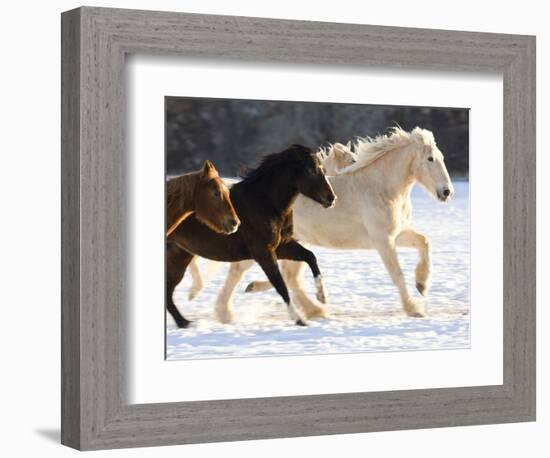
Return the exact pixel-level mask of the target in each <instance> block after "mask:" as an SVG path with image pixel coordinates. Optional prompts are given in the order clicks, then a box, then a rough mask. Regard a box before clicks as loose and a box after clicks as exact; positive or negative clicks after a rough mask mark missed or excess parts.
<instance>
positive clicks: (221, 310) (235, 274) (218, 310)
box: [214, 260, 254, 323]
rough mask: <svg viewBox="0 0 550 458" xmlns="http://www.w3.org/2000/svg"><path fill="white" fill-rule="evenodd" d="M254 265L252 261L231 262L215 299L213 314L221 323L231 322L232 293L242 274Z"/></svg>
mask: <svg viewBox="0 0 550 458" xmlns="http://www.w3.org/2000/svg"><path fill="white" fill-rule="evenodd" d="M253 265H254V261H253V260H247V261H240V262H233V263H231V265H230V267H229V271H228V272H227V278H226V279H225V283H224V284H223V286H222V289H220V292H219V293H218V295H217V297H216V302H215V305H214V313H215V315H216V318H217V319H218V320H220V321H221V322H222V323H230V322H231V321H233V301H232V299H233V293H234V292H235V288H236V287H237V285H238V284H239V282H240V281H241V279H242V278H243V275H244V273H245V272H246V271H247V270H248V269H250V268H251V267H252V266H253Z"/></svg>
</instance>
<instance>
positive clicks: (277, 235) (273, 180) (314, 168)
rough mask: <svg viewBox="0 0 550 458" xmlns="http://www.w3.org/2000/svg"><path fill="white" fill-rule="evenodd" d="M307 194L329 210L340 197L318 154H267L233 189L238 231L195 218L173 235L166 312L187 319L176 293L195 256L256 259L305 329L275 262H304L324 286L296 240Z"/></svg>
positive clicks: (297, 149)
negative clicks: (300, 205)
mask: <svg viewBox="0 0 550 458" xmlns="http://www.w3.org/2000/svg"><path fill="white" fill-rule="evenodd" d="M299 194H303V195H304V196H307V197H309V198H310V199H311V203H313V201H315V202H316V203H319V204H321V205H322V206H323V207H325V208H330V207H332V206H333V205H334V203H335V201H336V196H335V194H334V191H333V190H332V187H331V185H330V184H329V182H328V181H327V179H326V177H325V174H324V171H323V167H322V165H321V163H320V159H319V157H318V155H317V154H316V153H315V152H313V151H312V150H310V149H309V148H306V147H304V146H301V145H293V146H291V147H290V148H288V149H287V150H285V151H282V152H280V153H275V154H270V155H268V156H266V157H265V158H264V159H263V160H262V162H261V163H260V165H259V166H258V167H257V168H256V169H254V170H252V171H250V172H248V173H247V174H246V175H245V176H244V177H243V180H242V181H241V182H239V183H237V184H235V185H234V186H233V187H232V188H231V190H230V196H231V201H232V202H233V205H234V206H235V209H236V211H237V213H238V215H239V217H240V219H241V225H240V227H239V230H238V231H237V232H235V233H233V234H231V235H227V236H226V235H221V234H218V233H216V232H214V231H212V230H211V229H209V228H208V227H207V226H205V225H203V224H200V222H198V220H197V218H196V217H195V216H194V215H191V216H190V217H189V218H187V219H186V220H185V221H183V222H182V223H180V225H179V226H178V227H177V228H176V229H175V230H174V231H173V232H172V233H171V234H170V237H169V238H168V243H167V255H166V263H167V269H166V272H167V275H166V295H167V297H166V302H167V309H168V311H169V313H170V314H171V315H172V317H173V318H174V320H175V321H176V324H177V325H178V326H179V327H187V326H188V325H189V321H188V320H187V319H185V318H184V317H183V316H182V315H181V314H180V313H179V311H178V310H177V308H176V306H175V304H174V302H173V297H172V296H173V292H174V289H175V287H176V285H177V284H178V283H179V282H180V281H181V279H182V278H183V276H184V274H185V270H186V268H187V266H188V265H189V263H190V262H191V260H192V259H193V256H194V255H198V256H202V257H204V258H208V259H213V260H216V261H224V262H234V261H242V260H252V259H253V260H254V261H256V262H257V263H258V264H259V265H260V267H261V268H262V270H263V271H264V272H265V274H266V275H267V278H268V279H269V281H270V282H271V284H272V285H273V286H274V287H275V289H276V290H277V292H278V293H279V295H280V296H281V297H282V299H283V300H284V302H285V303H286V305H287V310H288V313H289V316H290V318H291V319H292V320H293V321H294V322H295V323H296V325H299V326H304V325H305V319H304V318H303V317H302V315H301V313H300V312H299V311H298V310H297V309H296V308H295V306H294V304H293V303H292V301H291V300H290V296H289V294H288V290H287V287H286V285H285V282H284V280H283V277H282V276H281V272H280V271H279V267H278V265H277V259H292V260H295V261H305V262H306V263H307V264H308V265H309V267H310V269H311V271H312V273H313V277H314V279H315V282H316V284H322V280H321V272H320V270H319V267H318V266H317V260H316V258H315V255H314V254H313V253H312V252H311V251H309V250H307V249H305V248H304V247H303V246H301V245H300V244H299V243H298V242H297V241H296V240H294V238H293V235H292V234H293V226H292V206H293V204H294V202H295V200H296V198H297V197H298V195H299Z"/></svg>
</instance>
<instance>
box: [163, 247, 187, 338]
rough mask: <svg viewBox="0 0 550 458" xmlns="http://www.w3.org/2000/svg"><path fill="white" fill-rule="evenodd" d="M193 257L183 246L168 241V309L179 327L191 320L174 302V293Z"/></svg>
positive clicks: (184, 325)
mask: <svg viewBox="0 0 550 458" xmlns="http://www.w3.org/2000/svg"><path fill="white" fill-rule="evenodd" d="M192 259H193V255H192V254H190V253H189V252H187V251H185V250H184V249H183V248H181V247H180V246H179V245H178V244H177V243H176V242H174V241H172V240H167V241H166V309H167V310H168V312H170V315H172V318H174V321H175V322H176V324H177V325H178V327H179V328H186V327H188V326H189V323H191V322H190V321H189V320H187V319H186V318H184V317H183V315H182V314H181V313H180V312H179V311H178V309H177V307H176V304H174V299H173V295H174V290H175V289H176V286H178V283H179V282H180V281H181V279H182V278H183V275H184V274H185V269H187V266H188V265H189V263H190V262H191V260H192Z"/></svg>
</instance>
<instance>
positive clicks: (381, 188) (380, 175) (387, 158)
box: [341, 143, 416, 199]
mask: <svg viewBox="0 0 550 458" xmlns="http://www.w3.org/2000/svg"><path fill="white" fill-rule="evenodd" d="M415 148H416V145H415V144H414V143H413V144H409V145H406V146H403V147H401V148H397V149H395V150H393V151H388V152H387V153H386V154H384V155H383V156H381V157H380V158H379V159H377V160H376V161H374V162H373V163H372V164H369V165H367V166H366V167H363V168H361V169H359V170H357V171H355V172H352V173H350V174H346V175H341V177H342V178H345V179H348V180H353V181H355V182H357V183H358V184H359V185H361V184H366V183H365V182H367V183H368V185H369V187H367V188H365V187H363V189H369V188H370V189H376V191H377V193H380V194H383V195H384V196H386V197H387V198H388V199H396V198H399V197H402V196H405V195H408V194H409V193H410V191H411V189H412V187H413V185H414V183H415V182H416V179H415V176H414V174H413V170H412V163H413V159H414V153H415Z"/></svg>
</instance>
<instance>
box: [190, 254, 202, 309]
mask: <svg viewBox="0 0 550 458" xmlns="http://www.w3.org/2000/svg"><path fill="white" fill-rule="evenodd" d="M197 259H198V257H197V256H195V257H194V258H193V260H192V261H191V264H189V266H188V267H187V269H188V270H189V273H190V274H191V289H190V290H189V296H188V297H189V300H190V301H192V300H193V299H195V298H196V297H197V296H198V295H199V293H200V292H201V291H202V290H203V288H204V281H203V279H202V275H201V271H200V269H199V266H198V265H197Z"/></svg>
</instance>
